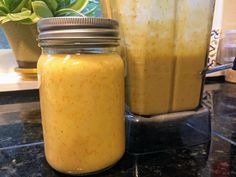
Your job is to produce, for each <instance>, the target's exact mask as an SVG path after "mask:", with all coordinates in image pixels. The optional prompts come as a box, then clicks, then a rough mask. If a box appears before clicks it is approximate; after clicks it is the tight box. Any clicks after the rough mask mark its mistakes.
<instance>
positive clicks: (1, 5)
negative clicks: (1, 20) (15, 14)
mask: <svg viewBox="0 0 236 177" xmlns="http://www.w3.org/2000/svg"><path fill="white" fill-rule="evenodd" d="M0 11H2V12H5V13H8V12H9V10H8V9H7V8H6V7H5V6H4V4H3V3H2V2H0Z"/></svg>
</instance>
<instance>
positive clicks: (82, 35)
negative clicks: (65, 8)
mask: <svg viewBox="0 0 236 177" xmlns="http://www.w3.org/2000/svg"><path fill="white" fill-rule="evenodd" d="M38 31H39V36H38V42H39V46H40V47H71V46H73V47H76V46H78V47H112V46H118V45H119V43H118V40H119V31H118V22H117V21H115V20H112V19H106V18H86V17H53V18H44V19H41V20H40V21H39V22H38Z"/></svg>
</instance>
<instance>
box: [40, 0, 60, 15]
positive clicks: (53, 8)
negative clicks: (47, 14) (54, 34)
mask: <svg viewBox="0 0 236 177" xmlns="http://www.w3.org/2000/svg"><path fill="white" fill-rule="evenodd" d="M43 1H44V2H45V3H46V4H47V5H48V7H49V8H50V10H51V11H53V12H55V11H56V10H57V7H58V3H57V1H56V0H43Z"/></svg>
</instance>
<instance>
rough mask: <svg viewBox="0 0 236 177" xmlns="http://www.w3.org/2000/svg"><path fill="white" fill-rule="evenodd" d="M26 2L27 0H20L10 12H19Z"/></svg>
mask: <svg viewBox="0 0 236 177" xmlns="http://www.w3.org/2000/svg"><path fill="white" fill-rule="evenodd" d="M27 2H28V0H22V1H21V2H20V3H19V4H18V6H16V7H15V8H14V10H13V11H12V12H20V11H21V9H22V8H23V7H25V6H26V5H27Z"/></svg>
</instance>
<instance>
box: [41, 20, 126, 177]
mask: <svg viewBox="0 0 236 177" xmlns="http://www.w3.org/2000/svg"><path fill="white" fill-rule="evenodd" d="M38 30H39V33H40V34H39V38H38V40H39V45H40V47H41V48H42V55H41V56H40V58H39V61H38V77H39V83H40V89H39V90H40V105H41V114H42V125H43V136H44V146H45V154H46V159H47V161H48V163H49V164H50V165H51V166H52V167H53V168H54V169H56V170H57V171H59V172H62V173H67V174H73V175H84V174H90V173H96V172H99V171H101V170H104V169H106V168H109V167H110V166H112V165H113V164H115V163H116V162H117V161H118V160H119V159H120V158H121V157H122V155H123V154H124V151H125V124H124V64H123V60H122V59H121V57H120V56H119V55H118V54H117V52H116V48H117V46H118V45H119V44H118V40H119V37H118V23H117V22H116V21H115V20H111V19H103V18H79V17H58V18H47V19H42V20H41V21H40V22H39V23H38Z"/></svg>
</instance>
